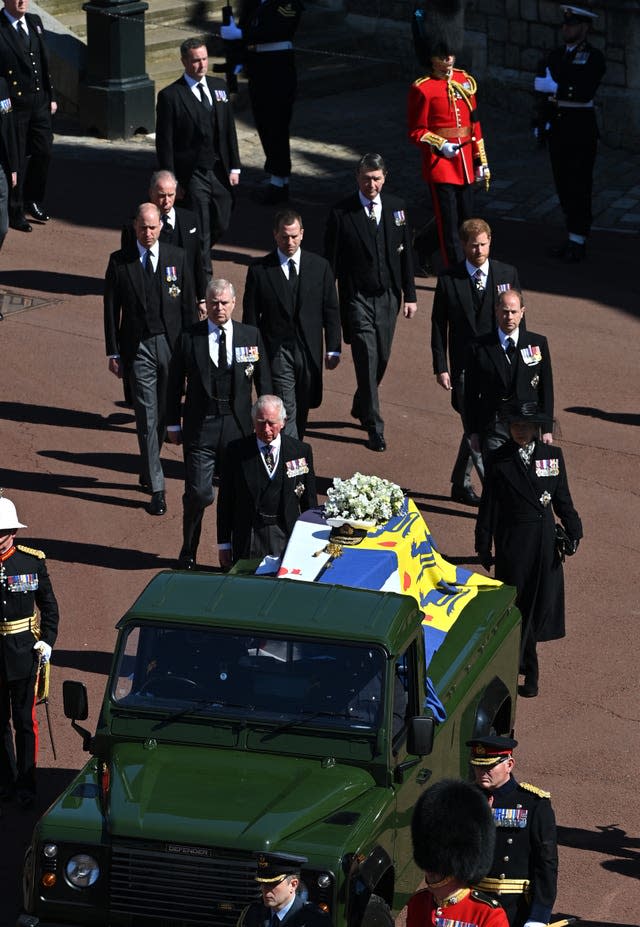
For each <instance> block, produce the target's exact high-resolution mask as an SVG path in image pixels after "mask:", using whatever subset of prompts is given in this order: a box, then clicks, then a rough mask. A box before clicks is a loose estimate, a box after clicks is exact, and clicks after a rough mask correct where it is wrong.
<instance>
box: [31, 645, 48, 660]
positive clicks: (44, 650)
mask: <svg viewBox="0 0 640 927" xmlns="http://www.w3.org/2000/svg"><path fill="white" fill-rule="evenodd" d="M33 649H34V650H35V651H37V653H39V654H40V659H41V660H42V662H43V663H48V662H49V660H50V659H51V647H50V646H49V644H47V643H46V641H36V643H35V644H34V645H33Z"/></svg>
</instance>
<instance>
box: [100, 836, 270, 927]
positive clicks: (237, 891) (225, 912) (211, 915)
mask: <svg viewBox="0 0 640 927" xmlns="http://www.w3.org/2000/svg"><path fill="white" fill-rule="evenodd" d="M255 874H256V861H255V859H254V858H253V857H251V856H250V855H249V854H240V853H232V852H231V853H230V852H229V851H226V850H225V851H217V850H216V849H209V848H207V847H190V846H182V845H178V844H175V843H174V844H164V843H159V844H149V843H144V844H142V845H140V844H135V843H132V844H131V845H128V844H127V845H123V844H118V845H117V846H114V847H113V852H112V858H111V878H110V885H109V909H110V922H111V923H112V924H119V925H120V924H121V925H131V927H134V925H135V927H205V925H211V927H214V925H215V927H234V925H235V924H236V922H237V920H238V917H239V914H240V912H241V911H242V909H243V907H244V906H245V905H247V904H249V902H250V901H254V900H255V899H256V898H258V897H259V895H260V893H259V891H258V888H257V883H256V882H255Z"/></svg>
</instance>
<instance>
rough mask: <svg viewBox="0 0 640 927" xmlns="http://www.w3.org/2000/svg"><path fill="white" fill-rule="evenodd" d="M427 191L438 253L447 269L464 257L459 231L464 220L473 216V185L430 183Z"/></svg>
mask: <svg viewBox="0 0 640 927" xmlns="http://www.w3.org/2000/svg"><path fill="white" fill-rule="evenodd" d="M429 189H430V190H431V199H432V202H433V211H434V214H435V217H436V223H437V226H438V235H439V239H440V251H441V253H442V257H443V258H444V261H445V265H446V266H447V267H448V266H450V265H451V264H457V263H458V262H459V261H461V260H462V258H463V257H464V253H463V251H462V245H461V243H460V232H459V229H460V226H461V225H462V223H463V222H464V221H465V219H471V218H472V216H473V184H471V183H462V184H455V183H430V184H429Z"/></svg>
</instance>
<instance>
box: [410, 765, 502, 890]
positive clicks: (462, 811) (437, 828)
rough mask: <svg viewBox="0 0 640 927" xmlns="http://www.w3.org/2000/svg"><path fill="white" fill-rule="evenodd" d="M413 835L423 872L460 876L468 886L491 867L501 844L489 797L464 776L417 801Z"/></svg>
mask: <svg viewBox="0 0 640 927" xmlns="http://www.w3.org/2000/svg"><path fill="white" fill-rule="evenodd" d="M411 838H412V840H413V858H414V860H415V862H416V865H418V866H419V867H420V869H422V870H423V872H434V873H438V874H439V875H440V876H442V877H445V876H454V877H455V878H456V879H458V880H459V881H460V882H463V883H464V884H465V885H472V884H474V883H475V882H478V881H479V880H480V879H482V878H483V877H484V876H485V875H486V874H487V873H488V872H489V870H490V868H491V865H492V863H493V851H494V847H495V842H496V828H495V824H494V822H493V815H492V814H491V809H490V808H489V802H488V801H487V797H486V795H485V794H484V793H483V792H482V791H481V790H480V789H479V788H478V787H477V786H476V785H472V784H471V783H469V782H463V781H462V780H461V779H443V780H442V781H441V782H436V783H435V785H432V786H431V787H430V788H428V789H427V790H426V792H424V793H423V794H422V795H421V796H420V798H419V799H418V801H417V803H416V806H415V808H414V811H413V817H412V819H411Z"/></svg>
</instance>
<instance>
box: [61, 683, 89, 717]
mask: <svg viewBox="0 0 640 927" xmlns="http://www.w3.org/2000/svg"><path fill="white" fill-rule="evenodd" d="M62 703H63V705H64V716H65V718H69V719H70V720H71V721H86V720H87V718H88V717H89V699H88V698H87V687H86V686H85V684H84V683H83V682H75V681H73V680H71V679H65V681H64V682H63V683H62Z"/></svg>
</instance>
